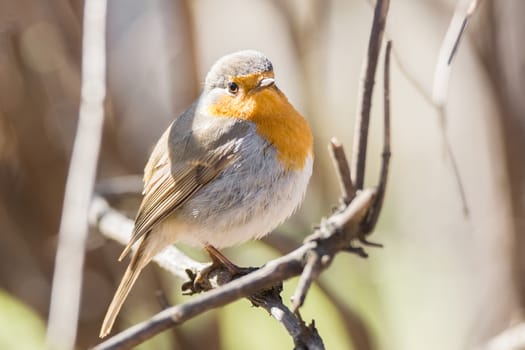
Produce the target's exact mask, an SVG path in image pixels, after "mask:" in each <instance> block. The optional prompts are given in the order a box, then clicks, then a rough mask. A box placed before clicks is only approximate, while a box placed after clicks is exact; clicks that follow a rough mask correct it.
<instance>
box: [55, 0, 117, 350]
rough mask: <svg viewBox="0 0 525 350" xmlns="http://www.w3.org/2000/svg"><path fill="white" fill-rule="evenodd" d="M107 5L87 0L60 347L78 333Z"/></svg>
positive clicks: (58, 288) (67, 200) (60, 268)
mask: <svg viewBox="0 0 525 350" xmlns="http://www.w3.org/2000/svg"><path fill="white" fill-rule="evenodd" d="M106 7H107V4H106V0H88V1H86V3H85V8H84V30H83V33H84V35H83V46H82V90H81V103H80V111H79V118H78V126H77V133H76V137H75V144H74V147H73V153H72V155H71V162H70V165H69V173H68V177H67V182H66V189H65V194H64V203H63V210H62V218H61V222H60V229H59V233H58V246H57V254H56V259H55V272H54V276H53V286H52V293H51V305H50V311H49V321H48V328H47V339H46V341H47V344H48V346H49V347H50V348H55V349H60V348H64V349H73V348H74V347H75V340H76V334H77V322H78V314H79V305H80V291H81V287H82V269H83V265H84V245H85V242H86V237H87V232H88V230H87V229H88V222H87V221H88V219H87V216H88V208H89V203H90V200H91V194H92V193H93V187H94V183H95V176H96V169H97V161H98V155H99V150H100V141H101V138H102V126H103V120H104V98H105V96H106V53H105V46H106V41H105V31H106Z"/></svg>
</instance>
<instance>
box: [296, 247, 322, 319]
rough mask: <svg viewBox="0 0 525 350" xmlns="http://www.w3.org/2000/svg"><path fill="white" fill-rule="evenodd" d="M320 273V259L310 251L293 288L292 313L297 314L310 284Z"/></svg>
mask: <svg viewBox="0 0 525 350" xmlns="http://www.w3.org/2000/svg"><path fill="white" fill-rule="evenodd" d="M320 272H321V258H320V257H319V255H318V254H317V253H316V252H315V251H312V252H311V253H310V254H309V255H308V257H307V259H306V265H305V266H304V269H303V273H302V274H301V277H300V278H299V282H298V283H297V287H296V288H295V293H294V294H293V296H292V311H293V312H297V310H299V308H300V307H301V306H303V304H304V300H305V299H306V294H307V293H308V290H310V286H311V285H312V282H313V281H314V280H315V279H317V276H319V273H320Z"/></svg>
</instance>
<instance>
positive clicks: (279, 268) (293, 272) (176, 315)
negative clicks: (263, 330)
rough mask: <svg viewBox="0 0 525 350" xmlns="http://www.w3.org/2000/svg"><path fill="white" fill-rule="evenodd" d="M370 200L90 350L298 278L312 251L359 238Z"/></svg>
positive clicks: (128, 343) (129, 340)
mask: <svg viewBox="0 0 525 350" xmlns="http://www.w3.org/2000/svg"><path fill="white" fill-rule="evenodd" d="M374 199H375V190H372V189H365V190H363V191H361V192H360V193H359V194H358V195H357V196H356V198H355V200H354V201H352V203H351V204H350V205H349V206H348V207H346V208H345V209H344V210H343V211H339V212H336V213H334V214H333V215H332V216H331V217H329V218H328V219H327V220H325V221H323V222H322V223H321V225H320V227H319V229H317V230H316V232H315V233H314V235H312V236H311V238H310V240H308V241H307V242H305V243H304V244H303V245H302V246H300V247H299V248H297V249H296V250H294V251H292V252H290V253H288V254H287V255H285V256H282V257H280V258H277V259H275V260H272V261H270V262H268V263H267V264H266V265H265V266H263V267H261V268H260V269H259V270H256V271H254V272H251V273H249V274H248V275H245V276H243V277H240V278H238V279H236V280H233V281H231V282H229V283H227V284H225V285H222V286H220V287H218V288H217V289H213V290H210V291H208V292H206V293H204V294H202V295H199V296H197V297H195V298H194V299H192V300H190V301H189V302H187V303H185V304H182V305H176V306H173V307H171V308H169V309H167V310H164V311H162V312H160V313H158V314H157V315H156V316H154V317H152V318H151V319H150V320H148V321H145V322H142V323H140V324H138V325H136V326H133V327H131V328H129V329H127V330H125V331H123V332H122V333H119V334H117V335H116V336H114V337H112V338H110V339H108V340H107V341H105V342H103V343H101V344H100V345H98V346H96V347H95V348H94V349H98V350H100V349H117V348H129V347H132V346H135V345H137V344H139V343H141V342H143V341H145V340H146V339H149V338H151V337H152V336H154V335H155V334H158V333H159V332H161V331H163V330H165V329H168V328H170V327H172V326H174V325H178V324H181V323H183V322H185V321H186V320H189V319H191V318H193V317H195V316H197V315H199V314H202V313H204V312H206V311H209V310H211V309H214V308H217V307H221V306H224V305H226V304H228V303H230V302H232V301H234V300H238V299H240V298H243V297H248V296H251V295H253V294H255V293H257V292H260V291H261V290H264V289H268V288H272V287H275V285H277V284H279V283H281V282H282V281H284V280H287V279H289V278H291V277H294V276H298V275H300V274H301V273H302V271H303V269H304V264H305V260H306V259H305V257H306V256H307V254H309V252H311V251H316V252H317V253H318V254H321V255H335V254H337V253H338V252H340V251H345V250H346V249H347V248H348V246H349V242H351V241H352V240H355V239H357V238H358V237H359V234H360V230H361V222H362V220H363V219H364V217H365V216H366V214H367V212H368V210H369V209H370V207H371V205H372V203H373V201H374ZM322 262H323V260H322ZM326 267H327V265H322V266H321V268H322V269H325V268H326Z"/></svg>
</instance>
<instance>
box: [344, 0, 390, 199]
mask: <svg viewBox="0 0 525 350" xmlns="http://www.w3.org/2000/svg"><path fill="white" fill-rule="evenodd" d="M389 5H390V1H389V0H378V1H377V3H376V6H375V10H374V19H373V22H372V30H371V32H370V39H369V41H368V51H367V57H366V60H365V63H364V66H363V72H364V77H363V80H362V82H361V84H362V86H361V88H360V89H359V94H360V98H359V106H358V109H357V110H358V112H357V120H356V125H355V131H354V147H353V150H354V153H353V158H352V171H353V173H352V179H353V180H354V181H355V188H356V189H357V190H360V189H362V188H363V184H364V177H365V165H366V150H367V142H368V125H369V124H370V109H371V108H372V91H373V89H374V83H375V73H376V69H377V61H378V59H379V52H380V49H381V43H382V39H383V33H384V31H385V25H386V16H387V13H388V7H389Z"/></svg>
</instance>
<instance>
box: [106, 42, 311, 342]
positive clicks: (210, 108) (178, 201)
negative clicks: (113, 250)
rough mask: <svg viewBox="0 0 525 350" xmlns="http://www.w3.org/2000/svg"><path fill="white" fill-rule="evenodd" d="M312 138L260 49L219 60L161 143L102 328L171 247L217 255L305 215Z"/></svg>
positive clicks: (147, 175) (147, 174)
mask: <svg viewBox="0 0 525 350" xmlns="http://www.w3.org/2000/svg"><path fill="white" fill-rule="evenodd" d="M312 144H313V140H312V133H311V130H310V127H309V125H308V123H307V122H306V120H305V119H304V118H303V117H302V116H301V114H300V113H299V112H297V110H296V109H295V108H294V107H293V106H292V105H291V104H290V102H289V101H288V99H287V98H286V96H285V95H284V94H283V93H282V92H281V90H279V88H278V87H277V86H276V84H275V76H274V71H273V65H272V63H271V62H270V60H269V59H268V58H266V56H264V55H263V54H262V53H260V52H257V51H254V50H245V51H238V52H235V53H232V54H229V55H226V56H224V57H222V58H220V59H219V60H218V61H217V62H216V63H215V64H214V65H213V66H212V67H211V69H210V71H209V72H208V74H207V76H206V79H205V84H204V88H203V92H202V94H201V95H200V97H199V98H198V99H197V100H196V101H195V102H194V103H193V104H192V105H191V106H190V107H189V108H188V109H187V110H186V111H185V112H184V113H183V114H182V115H180V116H179V117H178V118H177V119H175V120H174V121H173V122H172V123H171V125H170V126H169V127H168V129H167V130H166V131H165V132H164V134H163V135H162V136H161V137H160V139H159V141H158V142H157V144H156V146H155V148H154V149H153V152H152V154H151V156H150V158H149V160H148V162H147V164H146V167H145V169H144V191H143V200H142V203H141V205H140V208H139V210H138V214H137V217H136V219H135V226H134V229H133V234H132V237H131V240H130V242H129V243H128V245H127V246H126V248H125V249H124V251H123V252H122V255H121V256H120V258H119V260H122V259H123V258H124V257H126V256H127V255H128V254H129V253H130V252H131V248H132V246H134V245H136V250H135V251H134V252H133V254H132V257H131V261H130V263H129V266H128V268H127V270H126V272H125V273H124V276H123V278H122V281H121V282H120V285H119V287H118V289H117V291H116V293H115V296H114V297H113V300H112V301H111V304H110V306H109V308H108V311H107V314H106V317H105V318H104V322H103V324H102V328H101V330H100V337H101V338H102V337H105V336H106V335H107V334H108V333H109V332H110V331H111V328H112V327H113V323H114V322H115V319H116V317H117V314H118V312H119V311H120V308H121V307H122V304H123V303H124V300H125V298H126V297H127V295H128V293H129V291H130V289H131V287H132V286H133V284H134V283H135V281H136V279H137V277H138V275H139V273H140V272H141V270H142V269H143V268H144V267H145V266H146V265H147V264H148V263H149V262H150V260H151V259H152V258H153V257H154V256H155V255H156V254H157V253H159V252H160V251H161V250H163V249H164V248H166V247H167V246H168V245H170V244H174V243H179V242H180V243H185V244H189V245H193V246H198V247H204V248H205V249H206V250H207V251H208V253H209V254H210V256H212V258H213V257H215V259H214V260H216V261H220V262H222V263H224V264H225V265H226V266H230V267H231V266H235V265H233V263H230V262H229V261H228V260H227V259H226V258H225V257H224V256H223V255H222V254H221V253H219V251H218V250H217V249H218V248H223V247H229V246H233V245H236V244H240V243H242V242H245V241H247V240H250V239H258V238H261V237H263V236H264V235H266V234H268V233H269V232H271V231H272V230H273V229H274V228H275V227H277V226H278V225H279V224H281V223H282V222H283V221H284V220H286V219H287V218H288V217H289V216H290V215H292V213H293V212H294V211H295V210H296V209H297V207H298V206H299V204H300V203H301V201H302V200H303V198H304V194H305V192H306V187H307V185H308V181H309V179H310V176H311V174H312V164H313V149H312Z"/></svg>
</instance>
